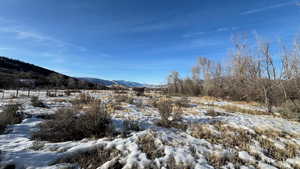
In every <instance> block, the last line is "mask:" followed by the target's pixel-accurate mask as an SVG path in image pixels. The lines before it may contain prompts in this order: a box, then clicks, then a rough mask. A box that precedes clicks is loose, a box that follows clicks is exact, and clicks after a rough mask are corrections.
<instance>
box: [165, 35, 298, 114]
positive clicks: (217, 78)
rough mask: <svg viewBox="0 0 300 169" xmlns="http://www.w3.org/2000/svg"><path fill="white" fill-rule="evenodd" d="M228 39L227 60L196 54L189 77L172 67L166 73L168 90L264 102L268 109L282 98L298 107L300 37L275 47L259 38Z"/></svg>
mask: <svg viewBox="0 0 300 169" xmlns="http://www.w3.org/2000/svg"><path fill="white" fill-rule="evenodd" d="M232 41H233V45H234V50H233V51H232V52H231V54H230V57H227V58H228V60H227V62H226V63H229V64H227V65H225V64H221V63H218V62H216V61H213V60H210V59H209V58H206V57H199V59H198V60H197V63H196V65H195V66H194V67H193V68H192V70H191V72H192V75H191V76H190V77H185V78H181V77H180V75H179V73H178V72H176V71H174V72H172V73H171V74H170V75H169V76H168V79H167V80H168V92H169V94H181V95H190V96H199V95H200V96H201V95H202V96H203V95H206V96H213V97H218V98H225V99H230V100H237V101H256V102H261V103H265V105H266V107H267V108H268V111H269V112H271V111H272V107H273V106H279V105H281V104H283V103H285V102H291V103H292V104H293V105H294V106H296V107H298V108H299V107H300V104H299V103H300V102H298V101H299V100H300V93H299V92H300V38H295V39H294V40H293V43H292V45H284V44H283V43H280V44H279V45H278V46H279V49H278V48H275V50H274V49H273V48H272V49H271V43H270V42H268V41H265V40H262V39H261V38H256V43H255V45H253V44H250V43H249V38H247V37H246V36H236V37H234V38H233V39H232ZM278 51H280V52H278ZM298 104H299V105H298ZM298 110H299V109H298Z"/></svg>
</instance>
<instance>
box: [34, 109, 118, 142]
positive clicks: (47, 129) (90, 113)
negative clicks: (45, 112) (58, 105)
mask: <svg viewBox="0 0 300 169" xmlns="http://www.w3.org/2000/svg"><path fill="white" fill-rule="evenodd" d="M90 106H91V107H90V108H89V109H88V110H87V111H86V113H85V114H82V115H78V114H76V113H77V112H75V111H74V110H73V109H60V110H58V111H57V112H56V114H55V116H54V119H52V120H48V121H46V122H44V123H42V124H41V125H40V130H39V131H37V132H35V133H33V138H34V139H39V140H48V141H53V142H60V141H70V140H80V139H83V138H87V137H97V138H100V137H105V136H112V135H113V134H115V133H114V129H113V126H112V121H111V117H110V115H109V114H108V113H107V111H106V109H105V106H104V105H102V104H100V103H95V104H93V105H90Z"/></svg>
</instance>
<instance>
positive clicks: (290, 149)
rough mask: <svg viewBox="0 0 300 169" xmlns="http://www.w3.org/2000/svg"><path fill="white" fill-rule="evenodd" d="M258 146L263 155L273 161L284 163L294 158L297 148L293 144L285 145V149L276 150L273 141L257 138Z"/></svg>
mask: <svg viewBox="0 0 300 169" xmlns="http://www.w3.org/2000/svg"><path fill="white" fill-rule="evenodd" d="M258 141H259V143H260V146H261V147H262V148H263V150H264V151H263V153H264V154H265V155H266V156H268V157H270V158H273V159H276V160H278V161H285V160H286V159H288V158H294V157H296V155H297V151H296V150H298V148H297V146H296V145H295V144H292V143H289V144H286V146H285V148H284V149H282V148H278V147H277V146H276V145H275V144H274V142H273V141H270V140H269V139H266V138H263V137H258Z"/></svg>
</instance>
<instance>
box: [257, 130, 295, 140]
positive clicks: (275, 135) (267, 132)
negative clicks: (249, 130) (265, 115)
mask: <svg viewBox="0 0 300 169" xmlns="http://www.w3.org/2000/svg"><path fill="white" fill-rule="evenodd" d="M254 130H255V132H256V133H257V134H258V135H265V136H267V137H269V138H273V139H277V138H279V137H282V138H286V139H291V138H299V137H300V136H299V135H296V134H293V133H287V132H285V131H282V130H276V129H272V128H268V129H267V128H258V127H256V128H254Z"/></svg>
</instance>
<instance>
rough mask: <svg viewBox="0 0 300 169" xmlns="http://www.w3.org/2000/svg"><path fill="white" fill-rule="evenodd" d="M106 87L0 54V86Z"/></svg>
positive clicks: (10, 87)
mask: <svg viewBox="0 0 300 169" xmlns="http://www.w3.org/2000/svg"><path fill="white" fill-rule="evenodd" d="M22 87H27V88H28V87H30V88H54V87H55V88H100V89H103V88H106V87H105V86H104V85H99V84H97V85H96V84H94V83H91V82H86V81H83V80H80V79H77V78H74V77H70V76H67V75H64V74H61V73H58V72H55V71H53V70H49V69H46V68H42V67H39V66H36V65H33V64H30V63H25V62H22V61H19V60H15V59H10V58H7V57H3V56H0V88H2V89H13V88H22Z"/></svg>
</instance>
